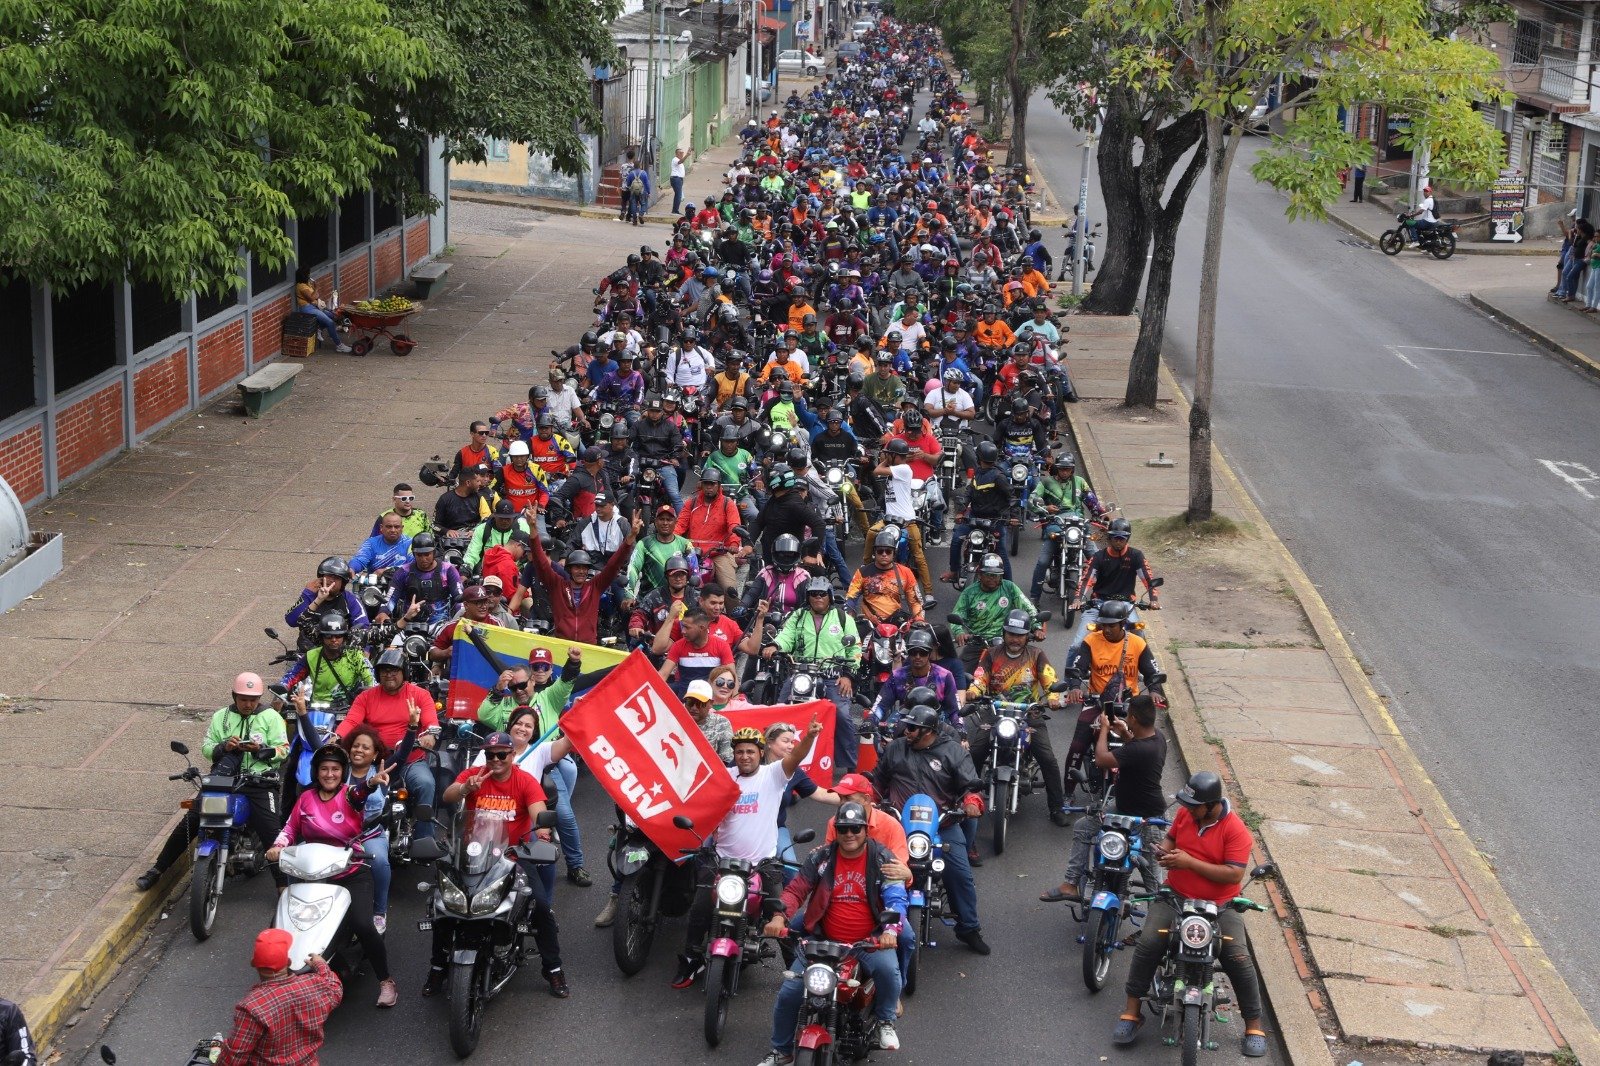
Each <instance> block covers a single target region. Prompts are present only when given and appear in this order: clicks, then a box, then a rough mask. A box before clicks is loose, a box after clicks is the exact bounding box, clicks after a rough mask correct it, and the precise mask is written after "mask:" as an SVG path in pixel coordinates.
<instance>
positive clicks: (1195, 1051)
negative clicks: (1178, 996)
mask: <svg viewBox="0 0 1600 1066" xmlns="http://www.w3.org/2000/svg"><path fill="white" fill-rule="evenodd" d="M1178 1046H1179V1047H1180V1048H1182V1050H1183V1066H1199V1062H1200V1004H1198V1003H1188V1004H1185V1005H1184V1008H1183V1029H1182V1031H1181V1032H1180V1033H1179V1035H1178Z"/></svg>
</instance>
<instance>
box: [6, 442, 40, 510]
mask: <svg viewBox="0 0 1600 1066" xmlns="http://www.w3.org/2000/svg"><path fill="white" fill-rule="evenodd" d="M0 478H5V481H6V484H8V485H10V486H11V491H13V492H15V493H16V494H17V499H19V500H21V501H22V502H23V503H24V504H28V503H32V502H33V501H34V500H37V499H42V498H43V496H44V429H43V428H42V427H40V426H29V427H28V428H27V429H25V430H23V431H22V432H20V433H15V434H12V435H11V436H9V437H7V438H6V439H5V440H0Z"/></svg>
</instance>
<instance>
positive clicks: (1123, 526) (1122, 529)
mask: <svg viewBox="0 0 1600 1066" xmlns="http://www.w3.org/2000/svg"><path fill="white" fill-rule="evenodd" d="M1106 536H1108V537H1121V538H1123V539H1124V540H1128V539H1130V538H1132V536H1133V526H1132V525H1131V524H1130V523H1129V522H1128V520H1127V519H1126V518H1113V519H1112V520H1111V524H1110V525H1109V526H1107V527H1106Z"/></svg>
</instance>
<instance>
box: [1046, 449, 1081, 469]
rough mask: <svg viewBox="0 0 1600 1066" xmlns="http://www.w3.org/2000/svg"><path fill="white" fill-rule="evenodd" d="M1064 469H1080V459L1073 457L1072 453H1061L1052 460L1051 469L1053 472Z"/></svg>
mask: <svg viewBox="0 0 1600 1066" xmlns="http://www.w3.org/2000/svg"><path fill="white" fill-rule="evenodd" d="M1062 467H1067V468H1068V469H1071V470H1076V469H1077V468H1078V457H1077V456H1076V455H1073V454H1072V453H1071V452H1061V453H1060V454H1059V455H1057V456H1056V457H1055V458H1054V459H1051V460H1050V468H1051V469H1052V470H1060V469H1061V468H1062Z"/></svg>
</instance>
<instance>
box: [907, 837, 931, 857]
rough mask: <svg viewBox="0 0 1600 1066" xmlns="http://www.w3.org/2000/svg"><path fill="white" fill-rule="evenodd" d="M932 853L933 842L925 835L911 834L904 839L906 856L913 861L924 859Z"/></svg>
mask: <svg viewBox="0 0 1600 1066" xmlns="http://www.w3.org/2000/svg"><path fill="white" fill-rule="evenodd" d="M932 851H933V841H932V840H930V839H928V834H926V833H912V834H911V835H910V836H908V837H906V854H907V855H909V856H911V857H912V858H913V859H926V858H927V857H928V856H929V854H931V853H932Z"/></svg>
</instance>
